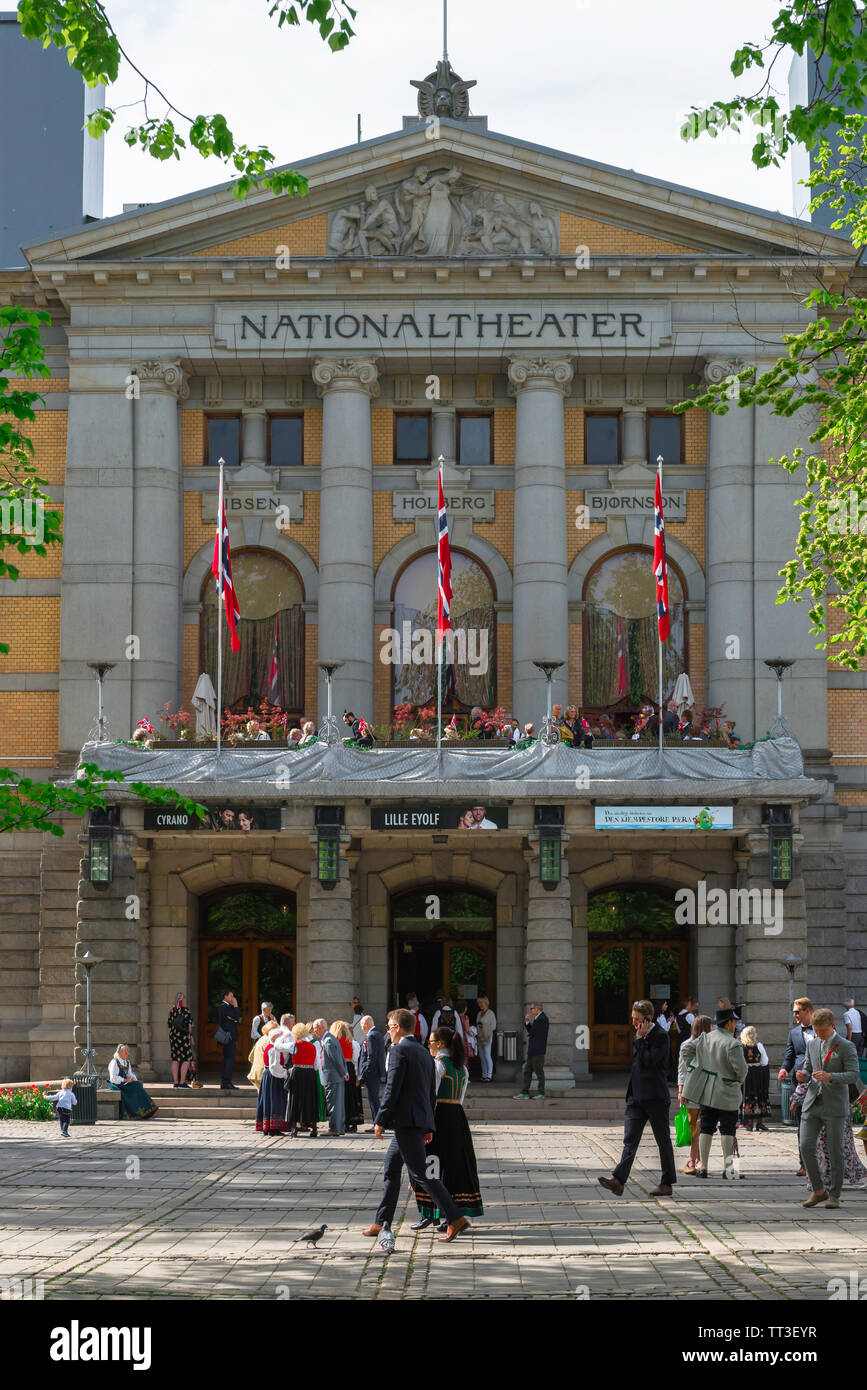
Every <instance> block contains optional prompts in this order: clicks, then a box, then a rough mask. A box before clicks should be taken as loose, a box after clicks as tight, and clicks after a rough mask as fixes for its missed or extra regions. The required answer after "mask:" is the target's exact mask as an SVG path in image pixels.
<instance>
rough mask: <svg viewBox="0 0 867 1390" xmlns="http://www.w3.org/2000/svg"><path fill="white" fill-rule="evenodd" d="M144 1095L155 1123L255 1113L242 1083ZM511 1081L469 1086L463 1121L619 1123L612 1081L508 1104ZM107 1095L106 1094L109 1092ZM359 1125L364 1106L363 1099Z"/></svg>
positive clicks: (618, 1093)
mask: <svg viewBox="0 0 867 1390" xmlns="http://www.w3.org/2000/svg"><path fill="white" fill-rule="evenodd" d="M145 1084H146V1087H147V1091H148V1094H149V1095H151V1096H152V1097H153V1099H154V1100H155V1101H156V1103H157V1105H158V1106H159V1119H161V1120H250V1121H252V1120H253V1119H254V1118H255V1115H256V1099H257V1095H256V1091H255V1089H254V1088H253V1087H252V1086H251V1085H250V1084H249V1082H248V1081H246V1080H244V1081H241V1080H237V1081H236V1083H235V1084H236V1085H238V1086H240V1090H238V1091H228V1092H226V1091H221V1090H220V1088H219V1086H218V1085H215V1084H214V1083H206V1084H205V1085H203V1086H202V1087H201V1089H199V1090H190V1091H176V1090H174V1089H173V1087H172V1086H171V1085H167V1084H166V1083H164V1082H146V1083H145ZM515 1086H516V1083H514V1082H512V1083H510V1084H508V1085H500V1084H498V1083H496V1082H493V1083H490V1084H486V1085H484V1086H483V1085H482V1084H481V1083H479V1082H477V1083H476V1084H475V1085H473V1084H472V1083H471V1084H470V1089H469V1093H468V1095H467V1099H466V1112H467V1118H468V1119H469V1120H470V1122H471V1123H473V1122H474V1121H475V1122H477V1123H479V1124H489V1123H490V1124H498V1123H499V1124H540V1123H543V1124H551V1123H552V1122H553V1121H555V1120H564V1121H565V1122H567V1123H569V1124H579V1123H586V1122H594V1121H595V1122H596V1123H599V1124H617V1123H620V1122H621V1121H622V1119H623V1109H624V1100H623V1097H624V1094H625V1090H626V1086H625V1084H624V1083H623V1082H621V1078H620V1077H617V1078H616V1081H615V1082H614V1083H613V1084H612V1083H611V1082H609V1081H608V1080H606V1079H603V1080H601V1081H594V1082H591V1083H589V1084H588V1085H586V1086H581V1087H576V1088H575V1089H574V1090H572V1091H567V1092H564V1093H563V1094H561V1095H551V1096H549V1097H548V1098H547V1099H545V1100H544V1101H538V1100H514V1099H513V1097H514V1095H515ZM109 1094H110V1093H109ZM365 1123H366V1124H369V1123H370V1121H369V1119H368V1118H367V1103H366V1097H365Z"/></svg>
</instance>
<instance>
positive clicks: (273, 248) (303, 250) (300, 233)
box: [193, 213, 327, 258]
mask: <svg viewBox="0 0 867 1390" xmlns="http://www.w3.org/2000/svg"><path fill="white" fill-rule="evenodd" d="M326 231H327V218H326V217H325V214H324V213H321V214H319V215H318V216H317V217H302V218H301V219H299V221H297V222H283V223H281V224H280V226H278V227H271V228H270V229H269V230H268V231H267V232H253V233H251V235H250V236H242V237H236V238H235V239H234V241H220V242H218V243H217V244H216V245H215V246H209V247H208V248H207V250H205V251H194V252H193V255H194V256H274V257H275V258H276V257H277V255H278V254H279V253H278V251H277V247H278V246H288V248H289V254H290V256H324V255H325V254H326V251H327V247H326V244H325V237H326Z"/></svg>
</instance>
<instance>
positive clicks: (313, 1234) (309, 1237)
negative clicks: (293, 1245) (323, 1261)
mask: <svg viewBox="0 0 867 1390" xmlns="http://www.w3.org/2000/svg"><path fill="white" fill-rule="evenodd" d="M327 1230H328V1227H327V1226H326V1225H325V1223H324V1222H323V1224H322V1225H321V1226H317V1227H316V1230H315V1231H302V1232H301V1235H300V1236H299V1237H298V1239H299V1240H306V1242H307V1248H308V1250H309V1248H310V1246H311V1245H312V1246H313V1249H314V1250H315V1249H316V1242H317V1240H321V1239H322V1237H323V1236H324V1235H325V1232H326V1231H327Z"/></svg>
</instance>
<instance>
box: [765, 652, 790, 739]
mask: <svg viewBox="0 0 867 1390" xmlns="http://www.w3.org/2000/svg"><path fill="white" fill-rule="evenodd" d="M794 664H795V663H794V661H792V660H791V659H790V658H789V657H786V656H766V657H765V665H766V666H768V667H770V669H771V670H772V671H773V672H774V674H775V675H776V677H777V723H776V725H775V726H774V728H775V729H776V728H777V727H779V729H780V730H781V732H783V733H787V734H789V733H791V730H790V728H789V726H788V724H787V723H786V720H785V719H784V718H783V676H784V675H785V674H786V672H787V671H788V669H789V667H790V666H794Z"/></svg>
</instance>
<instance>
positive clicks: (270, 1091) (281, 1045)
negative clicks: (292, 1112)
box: [256, 1014, 295, 1134]
mask: <svg viewBox="0 0 867 1390" xmlns="http://www.w3.org/2000/svg"><path fill="white" fill-rule="evenodd" d="M291 1017H292V1015H291V1014H284V1015H283V1018H282V1019H281V1020H280V1024H279V1026H278V1027H276V1028H274V1029H272V1030H271V1031H270V1032H269V1033H268V1041H267V1043H266V1044H265V1050H264V1053H263V1060H264V1062H265V1070H264V1071H263V1073H262V1081H261V1084H260V1086H259V1100H258V1103H257V1105H256V1129H257V1130H258V1132H259V1133H260V1134H285V1133H286V1131H287V1130H288V1128H289V1125H288V1123H287V1120H286V1089H285V1083H286V1077H287V1075H288V1071H289V1068H290V1067H291V1066H292V1054H293V1052H294V1051H295V1039H294V1038H293V1036H292V1030H291V1028H290V1027H289V1020H290V1019H291Z"/></svg>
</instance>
